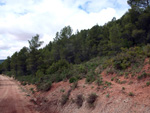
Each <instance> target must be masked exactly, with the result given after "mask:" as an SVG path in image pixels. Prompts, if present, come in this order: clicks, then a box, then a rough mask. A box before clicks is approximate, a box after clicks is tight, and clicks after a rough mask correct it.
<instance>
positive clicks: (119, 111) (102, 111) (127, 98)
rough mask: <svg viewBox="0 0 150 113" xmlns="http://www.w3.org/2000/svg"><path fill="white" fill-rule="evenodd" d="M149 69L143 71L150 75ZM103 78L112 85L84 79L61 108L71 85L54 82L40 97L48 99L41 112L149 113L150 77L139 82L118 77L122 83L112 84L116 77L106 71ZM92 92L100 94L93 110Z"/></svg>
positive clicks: (42, 102)
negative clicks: (81, 99) (79, 97)
mask: <svg viewBox="0 0 150 113" xmlns="http://www.w3.org/2000/svg"><path fill="white" fill-rule="evenodd" d="M149 67H150V65H149V64H146V65H145V66H144V67H143V69H142V71H143V70H145V72H147V73H150V68H149ZM101 75H102V76H103V81H104V82H105V81H107V82H111V83H112V85H111V86H109V87H103V86H97V85H96V84H95V83H92V84H85V79H82V80H80V81H79V82H78V87H77V88H76V89H74V90H72V91H71V94H70V96H69V100H68V101H67V103H66V104H65V105H64V106H61V102H60V101H61V97H62V95H63V94H66V93H67V92H68V90H69V89H70V86H71V85H72V84H69V82H68V81H67V82H59V83H54V84H53V85H52V88H51V90H50V91H49V92H46V93H39V94H38V95H39V97H40V98H41V99H46V100H47V101H40V102H39V110H40V111H41V112H43V113H150V86H147V85H146V83H147V82H148V81H150V78H149V77H147V78H145V79H142V80H138V79H137V76H136V77H131V74H129V78H124V76H117V78H118V80H119V81H120V82H116V81H115V80H114V81H111V78H112V77H114V76H116V74H110V75H107V74H106V72H105V70H104V71H103V72H102V73H101ZM123 87H124V88H123ZM91 93H96V94H97V95H98V98H97V100H96V102H95V103H94V107H92V108H91V107H89V105H88V103H87V98H88V95H89V94H91ZM79 94H82V95H83V97H84V102H83V105H82V107H80V108H78V106H77V105H76V103H75V101H76V97H77V95H79ZM132 94H133V95H132ZM40 98H39V100H40ZM37 100H38V99H37Z"/></svg>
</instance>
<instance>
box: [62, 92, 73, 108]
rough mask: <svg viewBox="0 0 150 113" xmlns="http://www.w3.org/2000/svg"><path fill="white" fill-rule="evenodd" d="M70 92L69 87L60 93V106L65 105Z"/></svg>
mask: <svg viewBox="0 0 150 113" xmlns="http://www.w3.org/2000/svg"><path fill="white" fill-rule="evenodd" d="M70 93H71V89H70V90H68V92H67V94H63V95H62V97H61V101H60V102H61V105H62V106H63V105H65V104H66V103H67V101H68V100H69V96H70Z"/></svg>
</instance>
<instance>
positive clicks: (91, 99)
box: [87, 93, 98, 107]
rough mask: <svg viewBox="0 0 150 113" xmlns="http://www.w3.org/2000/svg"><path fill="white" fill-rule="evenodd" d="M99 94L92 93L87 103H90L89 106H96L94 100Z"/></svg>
mask: <svg viewBox="0 0 150 113" xmlns="http://www.w3.org/2000/svg"><path fill="white" fill-rule="evenodd" d="M97 97H98V96H97V95H96V94H95V93H91V94H90V95H89V97H88V98H87V103H88V104H89V107H93V106H94V102H95V101H96V99H97Z"/></svg>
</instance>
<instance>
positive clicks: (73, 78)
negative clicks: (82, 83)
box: [69, 77, 77, 83]
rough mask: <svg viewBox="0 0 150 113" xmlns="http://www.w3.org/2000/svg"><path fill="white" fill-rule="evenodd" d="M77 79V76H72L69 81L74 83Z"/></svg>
mask: <svg viewBox="0 0 150 113" xmlns="http://www.w3.org/2000/svg"><path fill="white" fill-rule="evenodd" d="M76 81H77V78H76V77H71V78H70V79H69V83H73V82H76Z"/></svg>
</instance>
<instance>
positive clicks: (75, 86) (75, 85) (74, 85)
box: [71, 82, 78, 90]
mask: <svg viewBox="0 0 150 113" xmlns="http://www.w3.org/2000/svg"><path fill="white" fill-rule="evenodd" d="M77 87H78V82H74V83H73V84H72V85H71V89H72V90H74V89H75V88H77Z"/></svg>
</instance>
